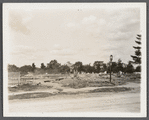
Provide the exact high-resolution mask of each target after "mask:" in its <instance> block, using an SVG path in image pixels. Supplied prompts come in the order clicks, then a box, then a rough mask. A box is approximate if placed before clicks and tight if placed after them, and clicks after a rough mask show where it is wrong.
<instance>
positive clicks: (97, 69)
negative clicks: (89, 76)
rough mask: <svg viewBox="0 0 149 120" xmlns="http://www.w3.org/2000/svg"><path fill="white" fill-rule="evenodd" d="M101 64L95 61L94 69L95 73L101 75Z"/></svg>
mask: <svg viewBox="0 0 149 120" xmlns="http://www.w3.org/2000/svg"><path fill="white" fill-rule="evenodd" d="M100 64H101V61H95V62H94V64H93V67H94V72H95V73H99V72H100Z"/></svg>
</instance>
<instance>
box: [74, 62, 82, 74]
mask: <svg viewBox="0 0 149 120" xmlns="http://www.w3.org/2000/svg"><path fill="white" fill-rule="evenodd" d="M82 67H83V65H82V62H80V61H78V62H75V64H74V70H75V71H78V72H80V73H81V71H82Z"/></svg>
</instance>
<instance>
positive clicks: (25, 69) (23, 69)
mask: <svg viewBox="0 0 149 120" xmlns="http://www.w3.org/2000/svg"><path fill="white" fill-rule="evenodd" d="M19 70H20V72H21V73H22V74H27V73H28V72H31V71H32V70H33V68H32V66H31V65H24V66H22V67H20V69H19Z"/></svg>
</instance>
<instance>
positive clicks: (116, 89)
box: [90, 87, 132, 93]
mask: <svg viewBox="0 0 149 120" xmlns="http://www.w3.org/2000/svg"><path fill="white" fill-rule="evenodd" d="M130 90H132V88H128V87H115V88H100V89H95V90H90V92H91V93H92V92H125V91H130Z"/></svg>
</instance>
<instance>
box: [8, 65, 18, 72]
mask: <svg viewBox="0 0 149 120" xmlns="http://www.w3.org/2000/svg"><path fill="white" fill-rule="evenodd" d="M18 71H19V68H18V67H17V66H16V65H9V64H8V72H18Z"/></svg>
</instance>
